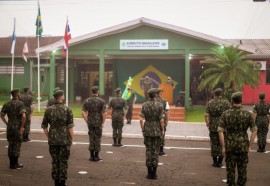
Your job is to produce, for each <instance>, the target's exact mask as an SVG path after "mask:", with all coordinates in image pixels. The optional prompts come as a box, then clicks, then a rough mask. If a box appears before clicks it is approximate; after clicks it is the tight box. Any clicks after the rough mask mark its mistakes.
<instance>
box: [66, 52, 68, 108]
mask: <svg viewBox="0 0 270 186" xmlns="http://www.w3.org/2000/svg"><path fill="white" fill-rule="evenodd" d="M66 106H68V48H67V53H66Z"/></svg>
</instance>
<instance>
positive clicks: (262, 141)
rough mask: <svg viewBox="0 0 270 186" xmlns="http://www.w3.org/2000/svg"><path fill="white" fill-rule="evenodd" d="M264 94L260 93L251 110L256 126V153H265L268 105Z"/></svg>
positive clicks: (269, 107)
mask: <svg viewBox="0 0 270 186" xmlns="http://www.w3.org/2000/svg"><path fill="white" fill-rule="evenodd" d="M264 98H265V93H263V92H261V93H260V94H259V99H260V101H259V102H258V103H257V104H255V106H254V109H253V113H254V115H253V117H254V119H255V123H256V126H257V128H258V131H257V138H258V141H257V144H258V147H259V149H258V150H257V152H265V146H266V137H267V133H268V128H269V118H268V117H269V109H270V105H269V104H267V103H266V102H265V101H264Z"/></svg>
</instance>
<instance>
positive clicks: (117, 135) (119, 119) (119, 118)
mask: <svg viewBox="0 0 270 186" xmlns="http://www.w3.org/2000/svg"><path fill="white" fill-rule="evenodd" d="M115 95H116V96H115V97H114V98H112V99H111V100H110V102H109V109H111V108H112V128H113V146H119V147H120V146H123V144H122V143H121V140H122V129H123V126H124V115H125V110H126V109H127V108H126V101H125V100H124V99H123V98H121V89H120V88H117V89H116V90H115Z"/></svg>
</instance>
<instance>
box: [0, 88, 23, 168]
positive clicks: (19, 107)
mask: <svg viewBox="0 0 270 186" xmlns="http://www.w3.org/2000/svg"><path fill="white" fill-rule="evenodd" d="M11 95H12V99H11V100H10V101H9V102H7V103H5V104H4V105H3V107H2V110H1V119H2V120H3V122H4V123H5V124H6V125H7V141H8V157H9V161H10V166H9V168H10V169H21V168H22V167H23V165H22V164H20V163H18V158H19V156H20V149H21V145H22V135H23V132H24V125H25V121H26V114H25V113H26V110H25V108H24V104H23V102H21V101H20V100H19V96H20V90H19V89H14V90H12V91H11ZM6 114H7V116H8V121H6V119H5V115H6Z"/></svg>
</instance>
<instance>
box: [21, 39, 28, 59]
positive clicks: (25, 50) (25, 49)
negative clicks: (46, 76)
mask: <svg viewBox="0 0 270 186" xmlns="http://www.w3.org/2000/svg"><path fill="white" fill-rule="evenodd" d="M28 54H29V50H28V45H27V41H25V43H24V46H23V53H22V56H23V59H24V61H25V62H27V56H28Z"/></svg>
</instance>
